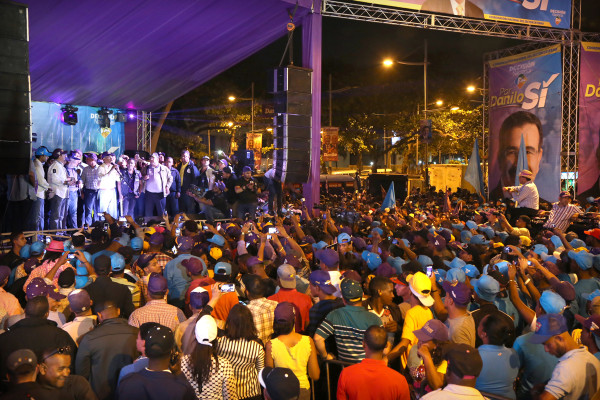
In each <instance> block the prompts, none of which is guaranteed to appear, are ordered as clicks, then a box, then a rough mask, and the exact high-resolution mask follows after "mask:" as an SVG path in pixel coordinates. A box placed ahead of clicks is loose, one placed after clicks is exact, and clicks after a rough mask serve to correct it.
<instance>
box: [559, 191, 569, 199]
mask: <svg viewBox="0 0 600 400" xmlns="http://www.w3.org/2000/svg"><path fill="white" fill-rule="evenodd" d="M558 197H559V198H561V199H562V198H564V197H570V198H573V195H572V194H571V192H569V191H566V190H563V191H562V192H560V194H559V195H558Z"/></svg>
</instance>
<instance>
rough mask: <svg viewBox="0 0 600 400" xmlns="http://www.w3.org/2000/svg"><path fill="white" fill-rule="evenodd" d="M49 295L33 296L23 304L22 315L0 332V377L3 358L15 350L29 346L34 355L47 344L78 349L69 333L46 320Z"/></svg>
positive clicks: (2, 373)
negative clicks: (6, 329) (23, 315)
mask: <svg viewBox="0 0 600 400" xmlns="http://www.w3.org/2000/svg"><path fill="white" fill-rule="evenodd" d="M49 310H50V308H49V305H48V298H47V297H46V296H35V297H33V298H31V299H29V300H28V301H27V304H26V305H25V318H24V319H22V320H20V321H19V322H17V323H16V324H14V325H13V326H12V327H11V328H10V330H8V331H6V332H4V333H3V334H1V335H0V376H6V360H7V358H8V356H9V355H10V353H12V352H13V351H14V350H15V349H30V350H33V352H34V353H36V354H38V355H39V354H42V352H43V351H44V350H45V349H47V348H50V347H56V346H60V347H65V348H67V347H68V348H69V352H70V354H72V355H74V354H75V349H76V348H77V346H76V344H75V342H74V341H73V339H71V336H69V334H68V333H67V332H65V331H63V330H62V329H60V328H58V327H57V326H56V323H55V322H54V321H50V320H48V312H49Z"/></svg>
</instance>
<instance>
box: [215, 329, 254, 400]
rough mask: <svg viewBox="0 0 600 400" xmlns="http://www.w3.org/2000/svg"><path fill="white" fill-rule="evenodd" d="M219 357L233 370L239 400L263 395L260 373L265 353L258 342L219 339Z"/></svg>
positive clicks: (226, 338)
mask: <svg viewBox="0 0 600 400" xmlns="http://www.w3.org/2000/svg"><path fill="white" fill-rule="evenodd" d="M217 355H219V356H221V357H223V358H226V359H227V360H228V361H229V362H230V363H231V367H232V368H233V374H234V375H235V379H236V382H237V384H236V386H237V396H238V398H239V399H246V398H248V397H255V396H260V395H261V390H260V384H259V382H258V372H259V371H260V370H261V369H263V368H264V366H265V351H264V350H263V346H262V345H261V344H260V343H258V342H257V341H256V340H246V339H237V340H232V339H229V338H228V337H225V336H223V337H220V338H219V346H218V347H217Z"/></svg>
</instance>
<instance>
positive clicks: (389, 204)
mask: <svg viewBox="0 0 600 400" xmlns="http://www.w3.org/2000/svg"><path fill="white" fill-rule="evenodd" d="M386 208H389V209H390V210H391V209H393V208H396V192H395V191H394V182H392V183H391V184H390V188H389V189H388V191H387V194H386V195H385V199H383V203H381V211H383V210H385V209H386Z"/></svg>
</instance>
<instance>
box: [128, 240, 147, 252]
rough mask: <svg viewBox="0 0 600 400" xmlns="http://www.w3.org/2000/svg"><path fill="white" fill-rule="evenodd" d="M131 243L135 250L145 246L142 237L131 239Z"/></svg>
mask: <svg viewBox="0 0 600 400" xmlns="http://www.w3.org/2000/svg"><path fill="white" fill-rule="evenodd" d="M129 245H130V246H131V248H132V249H133V250H134V251H139V250H142V249H143V248H144V240H143V239H142V238H140V237H134V238H133V239H131V242H130V243H129Z"/></svg>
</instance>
